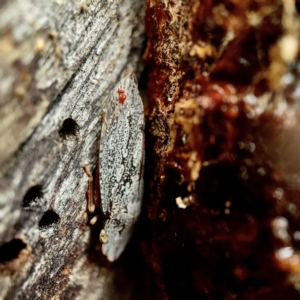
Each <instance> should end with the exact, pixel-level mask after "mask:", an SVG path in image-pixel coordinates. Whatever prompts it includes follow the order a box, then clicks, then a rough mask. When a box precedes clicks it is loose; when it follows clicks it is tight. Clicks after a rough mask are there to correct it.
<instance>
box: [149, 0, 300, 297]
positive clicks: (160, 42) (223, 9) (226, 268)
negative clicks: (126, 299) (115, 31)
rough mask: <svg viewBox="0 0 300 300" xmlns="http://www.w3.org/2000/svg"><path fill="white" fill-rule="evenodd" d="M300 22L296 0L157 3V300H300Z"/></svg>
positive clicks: (152, 168) (153, 55)
mask: <svg viewBox="0 0 300 300" xmlns="http://www.w3.org/2000/svg"><path fill="white" fill-rule="evenodd" d="M299 24H300V18H299V14H298V11H297V6H296V5H295V3H294V2H293V1H292V2H291V3H287V2H286V1H284V2H281V1H225V2H224V1H223V2H222V1H221V2H220V1H197V0H194V1H162V0H153V1H148V4H147V10H146V32H147V36H148V44H147V49H146V53H145V60H146V62H147V64H148V68H149V76H148V79H149V80H148V103H149V104H148V119H149V126H148V127H149V128H148V132H149V137H148V156H147V158H148V166H149V169H148V170H149V172H150V173H148V174H149V177H148V181H149V182H148V183H149V193H146V194H147V195H149V198H148V201H147V212H148V217H149V220H150V224H151V233H152V240H151V241H148V243H147V247H145V248H144V255H145V257H146V258H147V259H148V264H149V266H150V269H152V271H153V274H154V276H155V280H154V281H155V286H156V287H155V291H156V294H155V296H154V297H155V299H287V298H288V299H299V292H298V290H299V272H300V269H299V266H300V264H299V261H300V260H299V259H300V256H299V254H298V253H299V250H300V248H299V247H300V244H299V240H298V237H297V234H298V232H299V229H300V222H299V220H300V219H299V214H300V202H299V195H300V190H299V184H298V183H296V181H298V180H299V178H300V174H299V162H298V152H299V146H298V144H299V143H298V141H297V139H296V138H295V135H294V133H295V132H299V128H300V126H299V124H300V120H299V101H300V100H299V95H296V94H297V93H296V91H297V90H298V89H299V78H300V76H299V67H298V52H299V49H298V48H299V47H298V44H299ZM292 137H293V138H292ZM291 140H293V141H291ZM153 161H155V164H153Z"/></svg>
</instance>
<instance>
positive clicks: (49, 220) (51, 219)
mask: <svg viewBox="0 0 300 300" xmlns="http://www.w3.org/2000/svg"><path fill="white" fill-rule="evenodd" d="M59 220H60V217H59V215H58V214H57V213H56V212H55V211H53V210H52V209H50V210H48V211H46V212H45V213H44V214H43V216H42V218H41V220H40V222H39V228H40V229H41V228H46V227H50V226H52V225H53V224H56V223H58V222H59Z"/></svg>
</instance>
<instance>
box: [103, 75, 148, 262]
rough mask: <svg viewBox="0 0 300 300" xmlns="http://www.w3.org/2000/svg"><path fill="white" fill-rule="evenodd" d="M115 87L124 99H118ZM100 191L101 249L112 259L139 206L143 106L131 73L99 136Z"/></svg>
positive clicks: (126, 236)
mask: <svg viewBox="0 0 300 300" xmlns="http://www.w3.org/2000/svg"><path fill="white" fill-rule="evenodd" d="M118 90H124V94H125V95H126V100H125V101H124V103H120V101H119V94H118V93H117V91H118ZM99 155H100V191H101V205H102V211H103V213H104V215H106V216H107V217H108V220H107V221H106V224H105V226H104V229H105V231H106V234H107V237H108V241H107V243H105V244H104V245H103V253H104V254H105V255H107V257H108V259H109V260H111V261H113V260H115V259H116V258H117V257H118V256H119V255H120V254H121V253H122V251H123V250H124V248H125V246H126V244H127V242H128V240H129V239H130V236H131V230H132V226H133V224H134V221H135V220H136V218H137V216H138V215H139V213H140V209H141V197H142V188H143V163H144V108H143V103H142V100H141V97H140V95H139V92H138V89H137V83H136V79H135V75H134V74H130V75H129V76H127V77H125V78H124V79H122V80H121V81H120V82H119V84H118V85H117V87H116V88H115V89H114V91H113V92H112V94H111V96H110V99H109V103H108V107H107V110H106V112H105V115H104V120H103V125H102V131H101V140H100V154H99Z"/></svg>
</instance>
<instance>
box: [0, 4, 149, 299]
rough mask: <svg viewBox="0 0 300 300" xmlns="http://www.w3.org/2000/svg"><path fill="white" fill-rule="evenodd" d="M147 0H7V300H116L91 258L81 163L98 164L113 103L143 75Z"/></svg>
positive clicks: (2, 34)
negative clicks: (118, 89) (103, 120)
mask: <svg viewBox="0 0 300 300" xmlns="http://www.w3.org/2000/svg"><path fill="white" fill-rule="evenodd" d="M143 2H144V1H142V0H140V1H136V0H120V1H114V0H91V1H89V0H84V1H81V2H79V1H76V0H72V1H71V0H69V1H67V0H34V1H32V0H22V1H17V0H12V1H1V2H0V107H1V109H0V141H1V143H0V176H1V177H0V178H1V180H0V247H1V248H0V299H112V297H113V296H112V294H111V292H110V290H109V289H110V288H109V286H111V283H109V282H110V281H111V279H112V278H113V276H114V275H113V273H112V271H110V268H107V265H105V259H103V258H102V259H101V258H100V259H101V263H97V259H96V260H95V259H94V260H93V259H90V258H89V256H90V252H89V251H87V249H89V238H90V227H89V226H86V224H87V214H86V197H85V191H86V189H87V177H86V175H85V173H84V171H83V169H82V168H81V165H82V164H84V163H87V164H89V165H90V166H91V167H93V166H94V165H95V162H96V159H97V151H98V150H97V149H98V147H99V142H98V141H99V134H100V113H101V111H102V110H103V108H104V105H105V95H106V94H107V93H108V92H109V91H110V89H111V88H112V87H113V86H114V84H115V83H116V82H117V81H118V80H119V79H120V76H121V74H122V73H123V72H125V71H126V70H128V69H133V70H135V71H136V70H137V68H138V61H139V57H140V53H141V48H142V42H143V24H144V20H143V14H144V3H143ZM95 253H96V255H97V253H99V255H100V251H99V249H98V250H97V251H96V252H95ZM126 294H127V295H130V288H129V289H128V292H126ZM126 297H130V296H126V295H124V294H123V295H122V297H121V298H122V299H126Z"/></svg>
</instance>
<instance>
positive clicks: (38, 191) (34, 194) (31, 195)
mask: <svg viewBox="0 0 300 300" xmlns="http://www.w3.org/2000/svg"><path fill="white" fill-rule="evenodd" d="M43 196H44V193H43V186H42V185H40V184H37V185H35V186H33V187H31V188H30V189H29V190H28V191H27V192H26V194H25V196H24V198H23V207H30V206H32V205H34V204H37V201H38V200H41V199H42V198H43Z"/></svg>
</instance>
